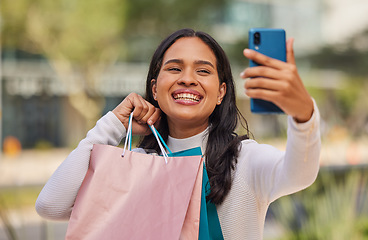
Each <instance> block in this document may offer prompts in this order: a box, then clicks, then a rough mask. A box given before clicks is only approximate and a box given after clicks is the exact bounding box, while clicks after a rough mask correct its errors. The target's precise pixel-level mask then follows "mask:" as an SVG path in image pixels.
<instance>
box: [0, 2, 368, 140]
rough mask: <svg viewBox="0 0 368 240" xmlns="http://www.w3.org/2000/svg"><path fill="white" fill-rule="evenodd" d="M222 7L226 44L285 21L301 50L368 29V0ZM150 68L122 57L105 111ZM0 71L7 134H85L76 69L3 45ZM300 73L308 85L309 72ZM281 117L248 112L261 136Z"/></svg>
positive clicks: (245, 105) (136, 88)
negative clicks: (74, 99)
mask: <svg viewBox="0 0 368 240" xmlns="http://www.w3.org/2000/svg"><path fill="white" fill-rule="evenodd" d="M224 11H225V12H224V14H223V15H222V16H221V17H220V18H219V19H218V20H217V21H216V22H214V23H213V35H214V37H215V38H216V39H217V40H218V41H219V42H220V43H221V44H225V45H226V44H227V45H228V44H236V43H239V42H241V43H242V44H243V43H244V47H246V43H247V37H248V29H249V28H251V27H274V28H284V29H285V30H286V32H287V37H294V38H295V39H296V41H295V49H297V51H296V54H297V55H304V54H307V53H310V52H313V51H316V50H318V48H319V47H321V46H324V45H326V44H333V43H336V42H344V41H347V40H348V39H349V38H350V37H351V36H352V35H354V34H356V33H358V32H360V31H363V30H364V29H367V28H368V15H367V14H365V13H366V12H367V11H368V2H367V1H364V0H353V1H351V0H337V1H335V0H281V1H271V0H233V1H231V2H230V3H229V5H228V7H227V8H225V9H224ZM233 67H234V71H233V74H234V76H235V80H236V83H237V85H238V87H237V90H238V92H237V95H238V98H239V99H240V102H239V105H240V106H241V108H242V109H245V115H246V117H247V118H248V116H249V114H250V113H249V111H248V110H247V109H249V99H247V98H246V97H245V95H244V93H243V90H242V84H243V82H242V81H240V78H237V74H238V73H240V71H242V69H241V68H242V67H244V66H233ZM303 67H304V68H306V71H308V70H310V69H308V66H302V67H301V68H302V69H301V70H303ZM147 70H148V64H147V63H142V64H128V63H118V64H116V65H114V66H112V67H111V68H110V69H109V70H108V71H106V73H105V74H104V75H103V76H102V78H103V80H102V81H101V82H102V84H101V85H100V86H99V87H98V89H99V91H100V93H101V94H102V95H103V96H104V97H105V99H106V107H105V109H104V110H103V113H105V112H106V111H108V110H111V109H113V107H114V106H116V105H117V104H118V103H119V102H120V101H121V100H122V99H123V98H124V96H126V95H127V94H128V93H130V92H137V93H140V94H143V91H144V87H145V83H144V82H145V77H146V73H147ZM329 75H330V74H329ZM1 77H2V81H1V83H2V93H1V97H2V105H3V114H2V118H3V119H2V128H3V130H2V139H4V138H5V137H6V136H14V137H17V138H18V139H19V140H20V141H21V143H22V146H23V147H34V146H35V145H36V144H37V143H49V144H50V145H52V146H57V147H58V146H70V145H75V144H77V143H78V142H79V140H80V139H81V137H83V136H84V135H85V127H84V125H85V124H86V123H85V122H84V121H83V117H82V116H80V115H78V113H77V112H76V111H75V110H73V108H72V107H71V105H70V104H69V102H68V95H69V94H70V93H72V92H73V83H74V81H75V80H76V79H77V78H78V76H70V77H69V78H67V79H60V77H59V76H57V75H56V73H55V71H54V70H53V68H52V67H51V66H50V65H49V64H48V62H47V61H45V60H44V59H42V58H39V57H36V58H32V57H29V56H25V55H24V54H23V55H22V54H14V53H13V54H7V53H6V52H5V53H4V54H3V62H2V76H1ZM303 80H305V82H306V84H307V85H308V81H309V80H308V78H303ZM335 80H336V79H334V81H335ZM311 84H316V83H315V82H314V83H311ZM318 84H324V82H321V81H319V83H318ZM282 124H284V121H283V120H281V121H280V120H279V119H278V118H277V117H267V118H263V117H260V116H255V115H252V117H251V129H252V130H253V131H254V132H255V133H257V135H258V136H262V135H263V134H265V133H269V132H271V131H273V132H276V133H277V132H280V131H281V130H282V129H280V128H282V127H283V126H282Z"/></svg>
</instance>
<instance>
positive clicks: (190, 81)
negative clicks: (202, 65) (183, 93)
mask: <svg viewBox="0 0 368 240" xmlns="http://www.w3.org/2000/svg"><path fill="white" fill-rule="evenodd" d="M178 84H179V85H184V86H188V87H189V86H197V85H198V82H197V80H196V78H195V76H194V74H192V73H191V72H190V71H183V73H182V74H181V76H180V78H179V80H178Z"/></svg>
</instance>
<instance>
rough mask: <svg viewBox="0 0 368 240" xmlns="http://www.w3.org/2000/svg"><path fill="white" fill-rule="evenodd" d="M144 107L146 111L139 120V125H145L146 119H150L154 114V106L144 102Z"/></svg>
mask: <svg viewBox="0 0 368 240" xmlns="http://www.w3.org/2000/svg"><path fill="white" fill-rule="evenodd" d="M146 105H147V107H148V111H147V112H146V113H145V114H144V115H143V116H142V118H141V119H140V120H139V122H140V123H147V121H148V119H149V118H151V116H152V115H153V114H154V113H155V112H156V108H155V106H153V105H152V104H150V103H149V102H146Z"/></svg>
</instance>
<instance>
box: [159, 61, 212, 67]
mask: <svg viewBox="0 0 368 240" xmlns="http://www.w3.org/2000/svg"><path fill="white" fill-rule="evenodd" d="M169 63H179V64H183V63H184V61H183V60H182V59H170V60H168V61H166V62H165V63H164V65H167V64H169ZM194 64H195V65H209V66H211V67H212V68H214V69H216V68H215V66H213V64H212V63H211V62H209V61H206V60H196V61H194Z"/></svg>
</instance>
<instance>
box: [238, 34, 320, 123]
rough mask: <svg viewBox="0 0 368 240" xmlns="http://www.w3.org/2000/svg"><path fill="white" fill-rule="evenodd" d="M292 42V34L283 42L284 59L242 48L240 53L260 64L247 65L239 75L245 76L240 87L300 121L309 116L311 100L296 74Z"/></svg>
mask: <svg viewBox="0 0 368 240" xmlns="http://www.w3.org/2000/svg"><path fill="white" fill-rule="evenodd" d="M293 43H294V39H292V38H291V39H289V40H288V41H287V42H286V58H287V61H286V62H283V61H280V60H277V59H273V58H270V57H267V56H265V55H263V54H261V53H258V52H256V51H253V50H250V49H245V50H244V56H245V57H247V58H248V59H251V60H253V61H255V62H257V63H258V64H260V65H262V66H256V67H251V68H247V69H246V70H244V71H243V72H242V73H241V77H242V78H249V79H248V80H247V81H246V82H245V85H244V87H245V90H246V94H247V95H248V96H249V97H250V98H258V99H263V100H266V101H270V102H273V103H274V104H276V105H277V106H278V107H279V108H281V109H282V110H283V111H284V112H285V113H286V114H288V115H291V116H292V117H293V118H294V119H295V120H296V121H297V122H301V123H302V122H306V121H308V120H309V119H310V118H311V116H312V114H313V101H312V98H311V97H310V95H309V93H308V92H307V90H306V89H305V87H304V84H303V82H302V80H301V78H300V76H299V74H298V69H297V67H296V65H295V57H294V50H293ZM260 76H261V77H260Z"/></svg>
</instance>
